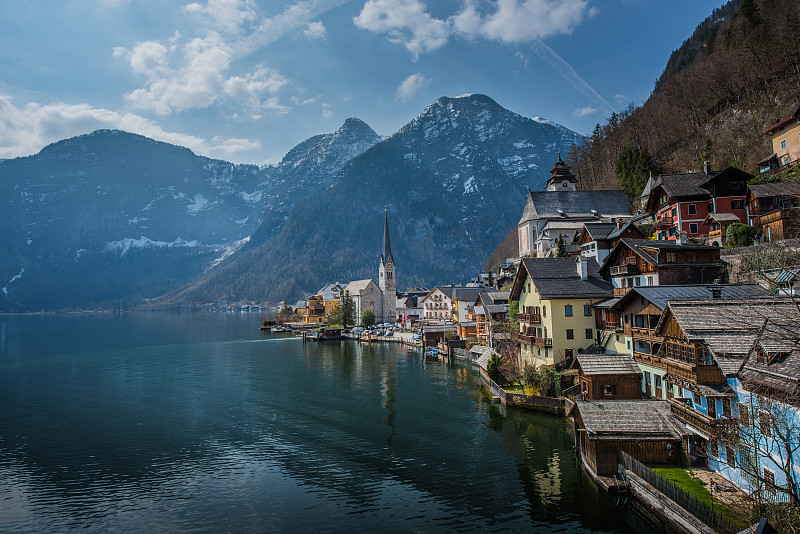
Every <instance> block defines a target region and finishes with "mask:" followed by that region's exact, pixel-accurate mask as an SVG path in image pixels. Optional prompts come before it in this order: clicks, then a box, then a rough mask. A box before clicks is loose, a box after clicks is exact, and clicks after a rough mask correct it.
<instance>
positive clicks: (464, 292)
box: [439, 287, 486, 302]
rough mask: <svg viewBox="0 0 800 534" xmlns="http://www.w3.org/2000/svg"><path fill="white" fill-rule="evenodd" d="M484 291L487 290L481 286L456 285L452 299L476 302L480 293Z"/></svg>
mask: <svg viewBox="0 0 800 534" xmlns="http://www.w3.org/2000/svg"><path fill="white" fill-rule="evenodd" d="M439 289H441V288H439ZM484 291H486V290H485V289H483V288H480V287H454V288H453V292H452V299H453V300H458V301H462V302H475V300H476V299H477V298H478V295H480V294H481V293H482V292H484Z"/></svg>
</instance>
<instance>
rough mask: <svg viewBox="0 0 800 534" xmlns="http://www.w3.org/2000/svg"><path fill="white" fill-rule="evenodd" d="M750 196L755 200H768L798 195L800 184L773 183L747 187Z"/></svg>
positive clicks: (792, 182) (789, 182)
mask: <svg viewBox="0 0 800 534" xmlns="http://www.w3.org/2000/svg"><path fill="white" fill-rule="evenodd" d="M749 189H750V194H751V195H753V197H755V198H770V197H783V196H787V197H788V196H798V195H800V182H795V181H787V182H773V183H770V184H757V185H751V186H749Z"/></svg>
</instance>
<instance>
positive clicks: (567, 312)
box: [564, 304, 572, 317]
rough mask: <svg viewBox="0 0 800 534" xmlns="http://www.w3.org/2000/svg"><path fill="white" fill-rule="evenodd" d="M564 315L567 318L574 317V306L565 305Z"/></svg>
mask: <svg viewBox="0 0 800 534" xmlns="http://www.w3.org/2000/svg"><path fill="white" fill-rule="evenodd" d="M564 315H565V316H566V317H572V304H565V305H564Z"/></svg>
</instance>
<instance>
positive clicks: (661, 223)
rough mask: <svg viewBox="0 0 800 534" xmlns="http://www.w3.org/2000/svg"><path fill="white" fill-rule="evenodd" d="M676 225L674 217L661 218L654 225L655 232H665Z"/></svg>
mask: <svg viewBox="0 0 800 534" xmlns="http://www.w3.org/2000/svg"><path fill="white" fill-rule="evenodd" d="M674 224H675V219H674V218H673V217H661V218H660V219H656V222H655V224H654V225H653V230H663V229H665V228H669V227H670V226H673V225H674Z"/></svg>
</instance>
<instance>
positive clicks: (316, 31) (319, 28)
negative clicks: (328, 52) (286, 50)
mask: <svg viewBox="0 0 800 534" xmlns="http://www.w3.org/2000/svg"><path fill="white" fill-rule="evenodd" d="M326 34H327V32H326V31H325V25H324V24H322V23H321V22H319V21H315V22H310V23H309V24H308V26H306V29H305V30H303V35H305V36H306V37H308V38H309V39H324V38H325V35H326Z"/></svg>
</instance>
